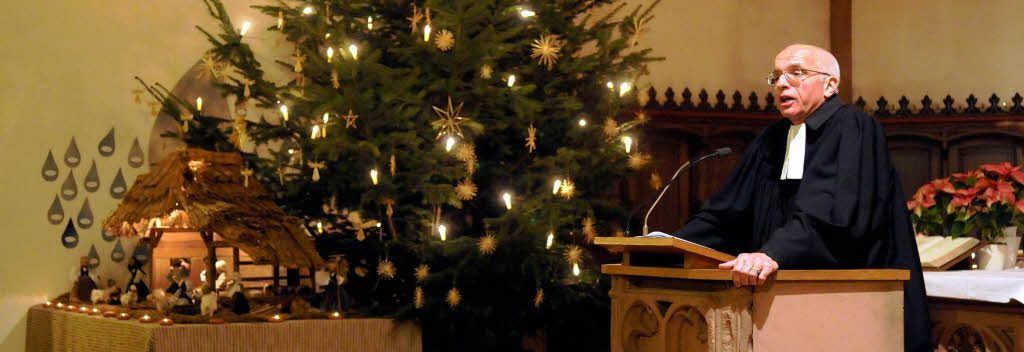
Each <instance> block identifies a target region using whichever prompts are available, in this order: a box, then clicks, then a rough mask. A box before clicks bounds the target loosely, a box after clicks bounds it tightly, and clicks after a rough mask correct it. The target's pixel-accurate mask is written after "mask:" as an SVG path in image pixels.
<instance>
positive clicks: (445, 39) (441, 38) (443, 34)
mask: <svg viewBox="0 0 1024 352" xmlns="http://www.w3.org/2000/svg"><path fill="white" fill-rule="evenodd" d="M434 45H437V48H438V49H441V51H448V50H452V48H453V47H455V35H454V34H452V32H451V31H449V30H447V29H442V30H441V31H440V32H437V35H436V36H435V37H434Z"/></svg>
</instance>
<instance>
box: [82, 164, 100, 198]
mask: <svg viewBox="0 0 1024 352" xmlns="http://www.w3.org/2000/svg"><path fill="white" fill-rule="evenodd" d="M82 188H85V190H86V191H88V192H89V193H93V192H96V190H98V189H100V174H99V172H97V171H96V160H93V161H92V166H91V167H89V173H88V174H86V175H85V182H83V187H82Z"/></svg>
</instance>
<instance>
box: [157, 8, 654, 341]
mask: <svg viewBox="0 0 1024 352" xmlns="http://www.w3.org/2000/svg"><path fill="white" fill-rule="evenodd" d="M206 6H207V7H208V9H209V12H210V14H211V16H213V17H214V18H215V19H217V20H218V21H219V23H220V28H219V33H217V32H214V31H209V30H205V29H202V28H201V29H200V30H201V31H202V32H203V33H204V34H205V35H206V36H207V38H208V39H209V42H210V43H211V44H212V48H211V49H210V50H209V52H208V53H207V54H206V56H205V57H204V59H203V60H204V65H205V67H207V68H208V69H209V74H210V75H211V76H212V77H214V79H215V80H216V82H217V86H218V87H219V88H221V89H222V91H223V94H224V97H225V98H228V99H229V101H233V102H234V104H235V106H234V109H233V115H234V116H208V115H204V114H203V112H202V110H201V103H199V102H193V101H191V99H190V98H189V97H176V96H173V95H171V94H170V93H169V92H168V91H167V90H165V89H163V88H162V86H160V85H155V86H147V87H146V88H147V89H148V90H149V91H150V93H151V94H153V95H154V96H156V97H157V98H158V99H159V100H160V101H161V102H162V103H163V109H164V111H165V112H166V113H168V114H170V115H171V116H173V117H174V118H176V119H178V121H179V122H180V123H181V126H182V127H181V131H179V133H178V134H177V136H179V137H180V138H182V139H183V140H184V141H185V142H186V143H187V144H188V145H189V146H191V147H200V148H204V149H209V150H215V151H238V152H241V153H242V155H243V156H244V158H245V159H246V160H247V163H248V168H247V169H246V170H243V171H242V173H241V174H240V175H238V177H239V178H240V179H242V178H246V179H247V178H249V177H255V178H258V179H259V180H260V181H262V182H263V183H264V184H265V185H266V186H267V187H268V189H269V190H271V191H272V192H275V194H276V196H277V202H278V204H279V205H281V207H282V208H283V209H284V210H285V211H286V212H288V213H289V214H290V215H294V216H297V217H300V218H301V219H303V220H304V221H305V224H306V225H307V230H308V231H309V232H310V234H311V235H313V236H315V237H316V242H317V249H318V251H319V252H320V254H321V255H322V256H324V257H325V258H327V257H335V256H336V257H340V258H342V259H341V260H340V263H339V264H340V265H339V267H340V268H341V270H342V271H343V273H342V274H343V276H345V277H347V280H346V281H345V283H344V287H345V289H346V291H347V292H348V294H349V295H350V296H351V299H352V302H353V306H352V307H351V309H354V310H358V311H362V312H366V313H369V314H372V315H377V316H396V317H401V318H411V319H415V320H417V321H419V322H420V323H422V326H423V329H424V336H425V339H424V342H425V346H426V347H427V349H428V350H433V349H440V348H444V347H446V346H450V345H451V344H457V345H458V346H460V348H466V349H485V348H498V349H518V348H519V347H520V343H521V341H522V340H523V337H524V336H526V335H532V334H535V333H538V332H546V334H545V335H546V339H547V341H548V344H549V346H551V348H553V349H557V348H556V347H557V346H558V345H559V344H560V343H562V342H560V341H572V343H576V344H580V345H577V346H586V345H588V344H596V345H597V346H601V345H605V344H607V343H608V340H607V338H606V337H602V338H591V337H592V336H588V335H581V334H579V333H580V332H582V333H584V334H595V333H596V334H598V335H597V336H606V335H604V334H606V333H607V331H608V329H607V322H608V319H609V312H608V304H607V302H608V297H607V290H608V288H607V285H606V283H605V284H604V285H603V284H602V278H601V274H600V267H599V264H600V260H599V258H598V257H600V252H597V251H595V250H594V249H593V248H592V246H591V243H592V241H593V239H594V237H595V236H615V235H616V234H617V233H618V234H619V235H621V227H620V225H619V224H622V223H623V222H624V221H625V219H626V217H627V214H626V211H625V209H624V208H625V205H624V204H622V202H621V201H620V198H621V197H620V196H619V195H618V193H617V187H619V185H620V184H621V183H622V181H623V180H624V178H625V177H627V176H628V175H629V173H630V172H631V169H635V170H639V169H641V168H643V167H645V165H646V164H647V163H648V162H649V156H647V155H646V154H644V153H642V152H640V151H639V150H638V148H637V146H636V145H634V143H633V141H635V140H637V138H638V137H639V136H637V135H636V133H637V132H638V129H634V127H637V126H638V125H642V124H643V123H644V122H645V119H646V117H645V116H644V115H643V114H642V113H640V112H639V110H638V107H637V95H636V92H637V89H635V87H634V85H635V83H636V81H637V79H638V78H639V77H640V76H641V75H643V74H644V73H645V72H646V67H645V64H646V63H648V62H650V61H652V60H656V59H657V58H654V57H652V56H651V54H650V49H646V48H643V47H642V45H641V44H642V41H641V38H640V36H641V33H642V31H643V27H644V23H645V22H646V21H648V20H649V19H650V18H651V16H652V14H651V7H640V6H638V7H636V8H626V6H625V4H621V3H618V2H616V1H614V0H575V1H573V0H570V1H540V0H537V1H520V0H514V1H513V0H451V1H447V0H446V1H432V0H430V1H405V0H399V1H368V0H351V1H349V0H328V1H321V0H314V1H287V2H278V3H276V4H274V5H267V6H256V7H255V8H257V9H258V10H260V12H262V13H263V14H265V15H267V16H270V17H271V18H275V19H276V23H275V25H274V26H271V27H269V28H265V29H255V28H249V27H250V26H249V24H248V23H244V24H242V23H233V22H232V21H231V19H230V18H229V16H228V13H226V11H225V9H224V7H223V6H222V4H221V3H220V2H218V1H216V0H206ZM253 31H267V32H270V33H268V34H267V35H268V36H269V35H276V36H280V40H281V41H282V42H283V43H286V44H283V45H282V46H283V47H285V48H288V51H291V55H290V56H287V57H277V58H273V61H269V60H263V61H264V62H261V61H260V60H258V59H257V56H256V55H254V53H253V50H252V49H251V48H250V46H249V45H248V44H246V39H247V37H246V35H247V32H249V33H251V32H253ZM274 32H276V33H274ZM249 35H251V34H249ZM263 65H281V66H284V67H286V68H287V70H288V71H289V72H291V73H293V76H292V77H290V79H287V80H284V81H281V80H273V79H271V78H268V77H267V76H268V75H267V74H265V72H264V71H265V68H264V66H263ZM595 255H596V256H597V257H595ZM574 334H575V335H574ZM573 336H575V338H582V339H581V340H571V338H572V337H573Z"/></svg>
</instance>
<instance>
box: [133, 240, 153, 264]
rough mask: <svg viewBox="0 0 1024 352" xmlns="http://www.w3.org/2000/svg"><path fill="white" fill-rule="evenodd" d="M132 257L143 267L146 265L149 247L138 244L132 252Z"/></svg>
mask: <svg viewBox="0 0 1024 352" xmlns="http://www.w3.org/2000/svg"><path fill="white" fill-rule="evenodd" d="M132 257H135V260H136V261H138V262H139V264H143V265H145V264H146V263H148V262H149V245H148V244H145V243H141V242H140V243H139V245H138V246H135V250H134V251H132Z"/></svg>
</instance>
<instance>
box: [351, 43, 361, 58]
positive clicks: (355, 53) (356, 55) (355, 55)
mask: <svg viewBox="0 0 1024 352" xmlns="http://www.w3.org/2000/svg"><path fill="white" fill-rule="evenodd" d="M348 52H349V53H351V54H352V60H356V59H358V58H359V47H357V46H356V45H355V44H350V45H349V46H348Z"/></svg>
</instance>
